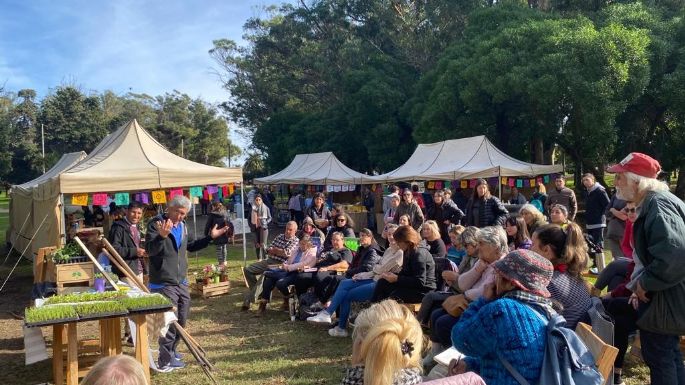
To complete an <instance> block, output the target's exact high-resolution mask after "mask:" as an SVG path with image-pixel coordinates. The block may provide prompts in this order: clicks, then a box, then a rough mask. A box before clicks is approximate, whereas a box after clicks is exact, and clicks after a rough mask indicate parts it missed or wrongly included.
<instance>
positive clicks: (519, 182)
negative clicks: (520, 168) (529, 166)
mask: <svg viewBox="0 0 685 385" xmlns="http://www.w3.org/2000/svg"><path fill="white" fill-rule="evenodd" d="M516 187H517V188H522V187H523V180H521V179H516Z"/></svg>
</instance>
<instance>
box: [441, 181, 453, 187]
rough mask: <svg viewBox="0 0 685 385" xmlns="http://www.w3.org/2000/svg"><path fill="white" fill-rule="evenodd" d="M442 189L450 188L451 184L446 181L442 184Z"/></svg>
mask: <svg viewBox="0 0 685 385" xmlns="http://www.w3.org/2000/svg"><path fill="white" fill-rule="evenodd" d="M443 188H452V184H451V183H450V181H448V180H446V181H445V182H444V187H443Z"/></svg>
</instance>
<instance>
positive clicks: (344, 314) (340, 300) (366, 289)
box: [326, 279, 376, 329]
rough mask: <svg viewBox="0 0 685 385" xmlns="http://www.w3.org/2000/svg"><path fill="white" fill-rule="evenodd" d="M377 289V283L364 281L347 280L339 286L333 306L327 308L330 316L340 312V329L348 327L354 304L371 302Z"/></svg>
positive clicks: (369, 280) (333, 299) (368, 280)
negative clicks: (336, 311)
mask: <svg viewBox="0 0 685 385" xmlns="http://www.w3.org/2000/svg"><path fill="white" fill-rule="evenodd" d="M375 288H376V281H374V280H373V279H364V280H361V281H355V280H353V279H346V280H344V281H342V282H340V284H339V285H338V289H337V290H336V291H335V294H333V298H332V299H331V304H330V305H329V306H328V308H326V312H327V313H328V314H333V312H335V310H336V309H337V310H338V327H340V328H342V329H344V328H345V327H347V319H348V318H350V309H351V308H352V302H364V301H369V300H371V296H372V295H373V291H374V289H375Z"/></svg>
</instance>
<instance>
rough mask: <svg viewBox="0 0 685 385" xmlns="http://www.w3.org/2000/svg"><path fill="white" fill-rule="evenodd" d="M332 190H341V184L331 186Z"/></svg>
mask: <svg viewBox="0 0 685 385" xmlns="http://www.w3.org/2000/svg"><path fill="white" fill-rule="evenodd" d="M333 191H334V192H341V191H342V186H340V185H336V186H333Z"/></svg>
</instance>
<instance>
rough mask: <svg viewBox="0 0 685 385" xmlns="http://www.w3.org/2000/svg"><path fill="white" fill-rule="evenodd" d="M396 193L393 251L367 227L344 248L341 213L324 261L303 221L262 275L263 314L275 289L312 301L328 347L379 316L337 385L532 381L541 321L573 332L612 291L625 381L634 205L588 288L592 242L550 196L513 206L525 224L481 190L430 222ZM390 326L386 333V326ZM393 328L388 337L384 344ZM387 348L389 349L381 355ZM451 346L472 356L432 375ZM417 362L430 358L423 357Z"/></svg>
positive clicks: (636, 272)
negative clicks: (612, 252) (362, 306)
mask: <svg viewBox="0 0 685 385" xmlns="http://www.w3.org/2000/svg"><path fill="white" fill-rule="evenodd" d="M391 191H392V192H391V194H389V195H388V196H386V199H385V201H384V203H383V207H384V221H385V227H384V229H383V233H382V238H384V239H385V240H387V243H386V242H381V244H383V246H385V247H382V246H381V245H379V244H378V243H376V240H375V237H374V234H373V231H371V230H368V229H363V230H362V231H361V232H360V233H359V238H358V239H359V248H358V249H357V250H356V251H355V252H352V251H351V250H349V249H348V248H347V247H346V246H345V244H344V240H345V238H351V237H355V234H354V231H353V230H352V227H351V226H350V225H349V223H348V222H349V221H348V218H347V216H346V215H345V214H344V213H340V212H334V214H332V215H331V221H330V225H329V226H328V228H327V229H326V232H327V234H326V236H325V240H324V242H323V244H322V248H321V249H320V250H318V254H315V256H314V257H312V255H311V253H310V252H309V250H311V249H312V245H311V241H310V237H311V235H312V234H313V233H314V232H317V231H318V230H319V229H317V228H316V226H314V224H313V220H311V219H305V221H304V226H307V229H306V231H302V232H301V233H298V234H302V237H301V242H300V243H299V248H297V249H295V248H292V247H291V248H290V249H288V250H289V251H288V252H285V253H284V255H281V253H280V252H279V251H277V253H276V255H277V256H279V257H281V256H282V258H281V259H282V261H281V266H279V268H278V269H272V270H269V271H266V272H265V273H264V292H262V293H261V297H260V300H261V302H260V303H267V302H268V301H269V297H270V291H271V290H272V289H273V288H274V287H276V288H278V289H279V290H280V291H281V292H282V293H283V295H284V297H285V296H287V295H288V291H287V287H288V286H289V285H294V286H295V287H296V293H297V294H298V295H301V294H303V293H304V292H306V291H307V290H311V291H312V292H313V293H315V294H316V297H317V299H318V302H319V303H317V304H315V305H316V306H318V307H319V308H320V309H322V310H320V311H319V312H318V313H317V314H316V315H314V316H311V317H309V318H308V319H307V321H309V322H311V323H316V324H325V325H328V326H330V327H331V328H330V329H329V331H328V333H329V334H330V335H331V336H333V337H346V336H348V335H349V332H348V328H349V326H350V324H351V322H350V319H351V317H353V316H354V315H353V314H351V313H352V309H353V304H354V303H371V304H372V305H370V307H368V308H367V309H366V310H363V311H361V312H360V313H359V315H358V316H357V318H356V320H355V321H354V326H355V328H354V332H353V333H352V337H353V340H354V345H353V357H352V365H353V366H352V367H351V368H350V369H349V370H348V371H347V373H346V377H345V380H344V381H343V384H353V383H354V384H371V383H373V384H381V383H388V384H390V383H396V382H393V381H392V378H393V376H403V378H406V379H407V382H406V383H420V382H421V381H424V380H431V381H430V382H427V383H430V384H434V385H445V384H483V383H487V384H496V385H499V384H517V383H518V382H517V381H516V379H515V378H514V377H513V376H512V374H511V373H510V371H509V370H507V369H506V368H505V367H504V365H503V364H502V360H500V359H498V355H500V356H502V357H504V358H505V359H506V361H508V362H509V363H510V364H511V366H513V367H514V368H515V369H516V370H517V371H518V372H519V373H520V374H521V375H522V376H523V377H524V378H525V379H526V380H527V381H529V382H530V383H536V382H537V379H538V377H539V375H540V368H541V365H542V357H543V350H544V347H545V322H543V321H541V319H540V317H539V316H538V315H536V312H539V310H540V309H543V310H544V313H546V314H547V315H551V314H559V315H561V316H563V317H564V319H565V320H566V327H567V328H569V329H572V330H574V329H575V328H576V325H577V324H578V323H579V322H585V323H590V322H591V321H592V320H591V318H590V316H589V311H590V309H591V307H593V306H594V305H593V299H592V293H593V292H594V293H595V294H598V293H600V292H601V291H602V290H604V289H605V288H608V289H609V293H608V294H606V295H604V296H603V304H604V306H605V307H606V309H607V311H608V313H609V314H610V315H611V316H612V317H613V318H614V320H615V338H616V342H615V345H616V346H617V347H618V348H619V351H620V352H619V356H618V357H617V358H616V361H615V365H614V367H615V368H614V378H613V379H612V380H613V381H610V383H613V384H615V385H618V384H621V383H622V379H621V368H622V366H623V357H624V355H625V353H626V351H627V346H628V338H629V335H630V334H631V333H634V332H635V330H637V329H638V328H639V327H638V326H637V319H638V314H640V313H639V311H638V308H639V307H640V306H644V304H645V301H644V300H643V301H642V302H640V299H639V296H638V294H637V292H638V290H639V277H640V274H641V273H642V272H643V271H644V266H641V265H640V263H639V262H638V259H637V258H633V256H634V251H633V247H634V241H633V237H632V236H633V233H632V223H633V222H634V221H635V220H636V218H637V216H638V210H637V207H636V205H635V204H634V203H633V202H628V203H627V204H625V206H624V208H623V209H621V212H622V213H624V214H626V216H625V217H626V218H627V223H626V226H625V228H626V230H625V233H624V237H623V238H624V239H623V242H622V243H621V244H620V246H621V249H622V254H623V256H625V257H623V256H622V257H621V258H617V259H616V260H615V261H614V262H612V263H611V264H610V265H609V267H608V268H607V269H606V271H604V272H603V273H602V274H600V276H599V278H598V280H597V283H596V285H595V286H594V288H592V287H591V286H590V285H589V283H588V281H587V280H586V278H585V275H586V274H589V273H588V262H589V259H590V258H589V254H588V244H587V242H586V237H585V236H584V234H583V231H582V229H581V227H580V226H579V225H578V224H577V223H575V222H574V221H573V220H572V219H571V218H570V216H569V207H567V206H565V205H563V204H559V203H553V204H551V205H549V206H548V208H547V209H548V210H549V212H545V211H543V210H544V209H542V207H545V206H544V198H545V196H544V189H538V191H536V193H535V194H533V196H532V197H531V203H525V202H523V198H521V197H522V196H519V198H521V199H518V200H517V203H519V204H521V203H524V204H522V205H521V207H520V211H519V212H518V213H517V214H509V213H508V212H507V210H506V208H505V207H504V206H503V205H502V203H501V202H500V201H499V199H497V198H496V197H495V196H493V195H492V194H490V191H489V186H488V185H487V182H485V181H484V180H481V181H479V182H478V183H477V184H476V186H475V189H474V193H473V196H472V197H471V199H470V200H469V201H468V202H467V204H466V207H464V210H463V211H462V210H461V209H460V208H459V207H458V206H457V205H456V204H455V203H454V202H452V201H451V200H450V198H449V196H451V192H449V191H447V192H445V191H439V192H436V193H434V194H433V202H432V205H431V203H427V204H426V206H427V207H425V208H423V209H424V210H422V207H420V205H419V203H418V202H417V200H416V196H415V194H413V193H412V191H411V190H405V191H402V192H401V195H400V194H398V193H400V191H401V190H399V189H397V188H393V190H391ZM533 200H535V201H536V202H532V201H533ZM541 200H542V202H543V204H540V202H539V201H541ZM611 208H613V206H612V207H611ZM317 210H318V211H319V212H322V209H321V208H318V209H317ZM333 211H335V210H333ZM424 212H425V213H426V216H425V217H424ZM464 212H466V214H464ZM317 215H318V214H317ZM547 215H548V216H547ZM426 218H427V220H425V221H424V219H426ZM318 236H319V237H320V236H321V234H318ZM281 243H283V242H281ZM305 260H306V262H305ZM401 304H404V305H407V306H404V305H401ZM418 304H420V306H419V305H418ZM316 306H314V307H316ZM367 306H369V305H367ZM283 307H285V304H284V306H283ZM414 312H415V313H414ZM684 312H685V311H684ZM387 317H390V318H391V319H392V320H391V321H392V322H390V323H386V322H381V321H382V320H385V319H387ZM388 330H391V331H392V332H391V333H390V334H391V335H392V338H390V337H389V336H387V335H385V334H384V333H389V332H388ZM424 334H426V335H427V337H429V339H430V347H426V349H423V347H422V345H421V344H422V341H421V338H415V335H418V336H423V335H424ZM381 343H382V344H390V345H392V349H390V348H387V349H386V350H384V351H379V350H378V349H379V347H380V346H379V344H381ZM452 346H453V347H455V348H456V349H457V350H458V351H460V352H461V353H463V354H464V355H465V357H464V358H463V359H461V360H458V361H457V362H453V363H452V364H451V365H450V366H449V367H440V366H441V365H436V361H435V356H436V355H438V354H439V353H441V352H443V351H445V350H446V349H448V348H449V347H452ZM420 352H425V353H426V354H425V357H423V359H422V357H421V353H420ZM379 355H381V356H379ZM433 367H435V368H433ZM431 369H433V370H431ZM429 372H430V373H429ZM374 373H376V374H377V375H374ZM441 377H443V378H441ZM388 378H390V379H391V381H389V382H388V381H387V380H388ZM377 379H380V380H377ZM402 383H405V382H402Z"/></svg>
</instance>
